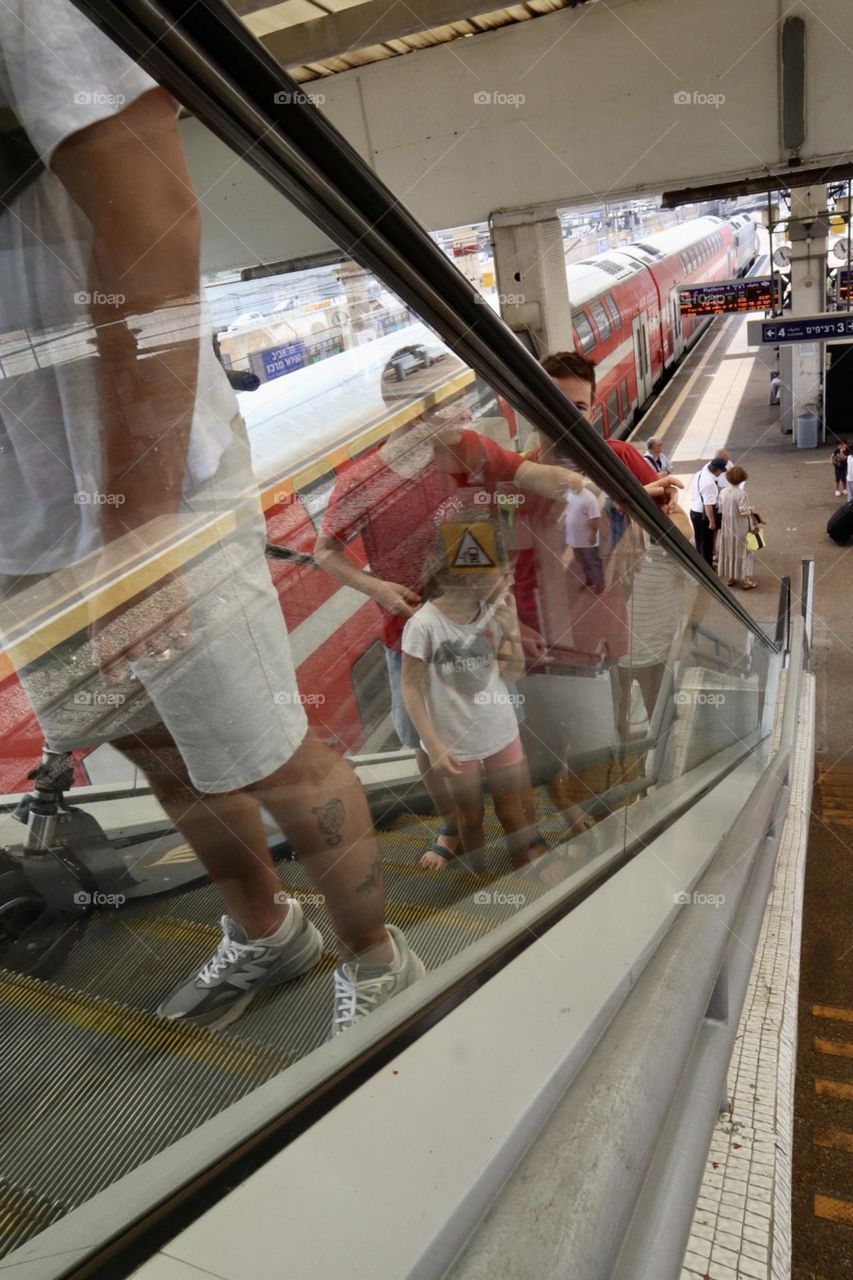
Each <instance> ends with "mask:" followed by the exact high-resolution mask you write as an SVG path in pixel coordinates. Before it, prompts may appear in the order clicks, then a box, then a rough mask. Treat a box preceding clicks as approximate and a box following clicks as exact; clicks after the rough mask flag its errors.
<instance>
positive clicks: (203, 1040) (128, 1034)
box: [0, 974, 292, 1076]
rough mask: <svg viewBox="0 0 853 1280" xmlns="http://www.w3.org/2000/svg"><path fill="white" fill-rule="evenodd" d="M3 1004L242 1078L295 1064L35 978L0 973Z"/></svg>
mask: <svg viewBox="0 0 853 1280" xmlns="http://www.w3.org/2000/svg"><path fill="white" fill-rule="evenodd" d="M0 1006H5V1007H6V1008H8V1009H20V1010H22V1011H23V1012H25V1013H29V1014H32V1015H33V1016H35V1017H40V1018H51V1019H52V1020H53V1021H55V1022H59V1023H64V1024H65V1026H67V1027H70V1028H73V1029H74V1030H76V1031H83V1032H89V1033H91V1034H94V1035H99V1036H109V1038H110V1039H111V1040H114V1041H121V1042H124V1043H125V1044H133V1045H138V1046H141V1047H143V1048H146V1049H149V1050H150V1051H151V1052H152V1053H161V1054H168V1055H169V1056H171V1057H175V1058H183V1059H185V1060H186V1061H189V1062H200V1063H208V1064H210V1065H213V1066H216V1067H218V1068H219V1069H221V1070H223V1071H228V1072H231V1073H233V1074H237V1075H256V1074H263V1075H265V1076H266V1075H273V1074H276V1073H277V1072H278V1071H282V1070H283V1069H284V1068H285V1067H287V1066H290V1064H291V1061H292V1059H291V1058H290V1057H289V1056H288V1055H286V1054H282V1053H278V1052H277V1051H275V1050H272V1049H269V1048H267V1046H266V1045H251V1044H247V1043H246V1042H243V1041H237V1040H234V1039H233V1038H231V1037H227V1036H220V1035H216V1034H214V1033H212V1032H209V1031H205V1030H204V1029H203V1028H201V1027H182V1026H176V1025H175V1024H174V1023H170V1022H167V1021H166V1020H165V1019H163V1018H157V1017H155V1016H154V1015H153V1014H151V1013H147V1012H141V1011H140V1010H138V1009H129V1008H126V1007H125V1006H124V1005H121V1004H114V1003H112V1002H110V1001H108V1000H99V999H96V998H94V997H92V996H86V995H84V994H83V992H80V991H71V990H67V991H66V990H64V989H62V988H51V987H48V986H46V985H44V984H42V983H40V982H35V981H33V980H32V979H29V980H28V979H25V978H21V977H17V978H16V977H9V976H6V975H2V974H0Z"/></svg>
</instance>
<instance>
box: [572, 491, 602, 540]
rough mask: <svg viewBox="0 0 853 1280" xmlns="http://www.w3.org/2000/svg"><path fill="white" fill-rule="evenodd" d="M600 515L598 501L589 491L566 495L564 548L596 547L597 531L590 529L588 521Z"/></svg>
mask: <svg viewBox="0 0 853 1280" xmlns="http://www.w3.org/2000/svg"><path fill="white" fill-rule="evenodd" d="M600 515H601V508H600V507H599V505H598V499H597V498H596V496H595V494H594V493H592V492H590V490H589V489H581V491H580V492H579V493H567V494H566V546H567V547H597V546H598V530H597V529H596V530H595V532H594V533H593V531H592V530H591V529H590V527H589V522H590V520H595V519H596V518H597V517H598V516H600Z"/></svg>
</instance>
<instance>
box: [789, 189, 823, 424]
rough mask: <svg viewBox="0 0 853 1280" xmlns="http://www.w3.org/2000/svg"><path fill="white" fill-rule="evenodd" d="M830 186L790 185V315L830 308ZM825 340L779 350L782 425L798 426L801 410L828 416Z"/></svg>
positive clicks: (801, 314)
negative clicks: (828, 252)
mask: <svg viewBox="0 0 853 1280" xmlns="http://www.w3.org/2000/svg"><path fill="white" fill-rule="evenodd" d="M828 230H829V222H828V217H827V213H826V186H825V185H823V184H819V185H817V186H813V187H797V188H794V189H792V191H791V218H790V221H789V223H788V238H789V240H790V243H791V315H794V316H805V315H816V314H819V313H821V312H823V311H825V310H826V237H827V232H828ZM824 355H825V347H824V345H823V344H822V343H819V342H812V343H800V344H798V345H796V346H791V347H785V346H783V347H782V349H781V351H780V357H781V360H780V372H781V375H782V385H781V410H782V412H781V426H782V430H783V432H792V431H794V430H795V429H796V422H797V417H798V415H799V414H801V413H816V414H817V415H818V417H819V418H820V419H822V418H823V367H824Z"/></svg>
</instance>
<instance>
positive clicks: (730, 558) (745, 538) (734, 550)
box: [717, 467, 758, 591]
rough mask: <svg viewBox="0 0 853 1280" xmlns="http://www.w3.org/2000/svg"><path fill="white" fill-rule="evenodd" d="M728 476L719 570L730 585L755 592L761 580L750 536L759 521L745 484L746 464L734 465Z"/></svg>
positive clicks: (722, 494) (723, 491)
mask: <svg viewBox="0 0 853 1280" xmlns="http://www.w3.org/2000/svg"><path fill="white" fill-rule="evenodd" d="M726 478H727V480H728V484H727V485H725V486H724V487H723V488H722V489H721V490H720V510H721V512H722V522H721V525H720V534H719V539H718V543H717V572H718V573H719V575H720V577H721V578H725V579H726V586H728V587H737V586H740V587H741V589H742V590H743V591H754V590H755V588H756V587H757V586H758V583H757V582H756V581H755V579H754V578H753V577H752V561H753V557H752V551H751V550H750V548H749V542H751V541H752V538H749V535H750V534H752V533H753V525H754V524H755V523H757V521H756V515H755V512H754V511H753V510H752V507H751V506H750V505H749V495H748V494H747V491H746V489H745V488H744V487H743V485H744V481H745V480H747V479H748V477H747V474H746V472H745V471H744V469H743V467H731V468H730V470H729V471H728V472H727V475H726Z"/></svg>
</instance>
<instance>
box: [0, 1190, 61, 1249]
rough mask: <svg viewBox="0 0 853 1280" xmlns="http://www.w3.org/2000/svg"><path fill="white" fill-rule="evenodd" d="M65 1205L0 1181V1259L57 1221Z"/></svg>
mask: <svg viewBox="0 0 853 1280" xmlns="http://www.w3.org/2000/svg"><path fill="white" fill-rule="evenodd" d="M67 1212H68V1205H66V1204H62V1203H60V1202H59V1201H57V1200H51V1199H50V1198H49V1197H47V1196H42V1195H37V1194H36V1193H35V1192H33V1191H29V1190H27V1189H26V1188H24V1187H16V1186H13V1185H12V1184H11V1183H9V1182H7V1181H6V1180H5V1178H0V1257H2V1256H4V1255H5V1254H7V1253H11V1251H12V1250H13V1249H16V1248H17V1247H18V1245H19V1244H23V1243H24V1241H25V1240H29V1239H30V1237H31V1236H34V1235H37V1234H38V1233H39V1231H44V1229H45V1228H46V1227H49V1226H50V1225H51V1223H54V1222H58V1221H59V1219H60V1218H62V1217H64V1216H65V1214H66V1213H67Z"/></svg>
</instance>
